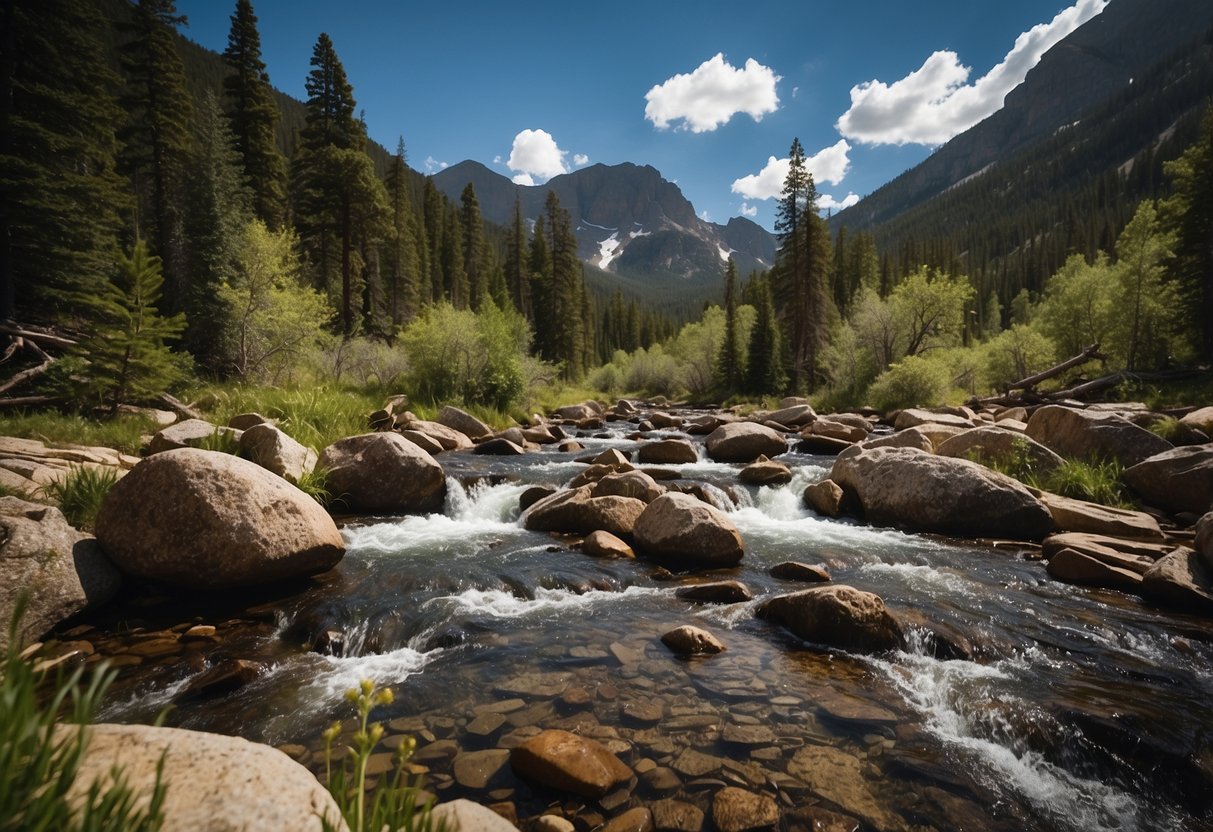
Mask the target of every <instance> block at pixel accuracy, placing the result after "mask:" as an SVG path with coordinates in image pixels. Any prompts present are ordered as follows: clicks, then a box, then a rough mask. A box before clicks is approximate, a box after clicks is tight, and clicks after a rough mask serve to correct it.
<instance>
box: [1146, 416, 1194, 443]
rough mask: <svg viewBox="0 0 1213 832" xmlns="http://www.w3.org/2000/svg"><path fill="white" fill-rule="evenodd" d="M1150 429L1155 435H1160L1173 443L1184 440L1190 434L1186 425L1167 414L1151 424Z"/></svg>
mask: <svg viewBox="0 0 1213 832" xmlns="http://www.w3.org/2000/svg"><path fill="white" fill-rule="evenodd" d="M1149 431H1150V433H1152V434H1154V435H1155V436H1159V437H1161V438H1163V439H1165V440H1167V441H1168V442H1172V443H1175V442H1178V441H1180V440H1182V438H1183V437H1184V436H1186V435H1187V434H1188V431H1187V430H1186V428H1185V426H1184V425H1183V424H1181V423H1180V421H1179V420H1178V419H1176V418H1175V417H1174V416H1166V417H1164V418H1162V419H1159V420H1158V421H1157V422H1155V423H1154V424H1152V425H1150V427H1149Z"/></svg>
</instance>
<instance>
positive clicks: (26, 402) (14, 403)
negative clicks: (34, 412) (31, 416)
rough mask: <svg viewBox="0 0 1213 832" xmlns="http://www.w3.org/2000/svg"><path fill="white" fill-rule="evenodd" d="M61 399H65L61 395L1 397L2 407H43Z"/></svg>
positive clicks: (0, 403)
mask: <svg viewBox="0 0 1213 832" xmlns="http://www.w3.org/2000/svg"><path fill="white" fill-rule="evenodd" d="M60 401H63V399H62V397H61V396H21V397H18V398H13V399H3V398H0V408H4V407H41V406H42V405H45V404H55V403H57V402H60Z"/></svg>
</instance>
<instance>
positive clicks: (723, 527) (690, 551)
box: [634, 425, 745, 568]
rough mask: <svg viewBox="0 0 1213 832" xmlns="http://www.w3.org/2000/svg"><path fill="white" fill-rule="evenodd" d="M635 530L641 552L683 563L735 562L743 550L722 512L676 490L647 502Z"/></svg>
mask: <svg viewBox="0 0 1213 832" xmlns="http://www.w3.org/2000/svg"><path fill="white" fill-rule="evenodd" d="M726 427H727V425H726ZM634 534H635V540H636V545H637V548H639V549H640V550H641V552H642V553H644V554H646V555H648V556H650V557H653V558H656V559H658V560H662V561H667V562H670V563H672V564H675V565H678V566H684V567H691V568H702V567H716V566H734V565H736V564H737V563H738V562H739V561H740V560H741V557H742V555H743V554H744V551H745V549H744V544H743V543H742V540H741V533H740V532H738V531H737V527H736V526H734V525H733V522H732V521H731V520H729V518H728V517H727V516H725V514H724V512H722V511H720V510H718V509H716V508H713V507H712V506H710V505H708V504H707V503H704V502H702V501H701V500H698V499H696V498H695V497H692V496H691V495H689V494H682V493H677V492H672V493H667V494H663V495H662V496H660V497H658V498H657V499H656V500H654V501H653V502H651V503H649V505H648V507H647V508H645V510H644V512H643V513H642V514H641V515H640V517H639V518H638V519H637V520H636V527H635V530H634Z"/></svg>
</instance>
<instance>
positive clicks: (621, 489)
mask: <svg viewBox="0 0 1213 832" xmlns="http://www.w3.org/2000/svg"><path fill="white" fill-rule="evenodd" d="M664 493H665V487H664V486H662V485H658V483H657V481H656V480H655V479H653V478H652V477H651V476H649V475H648V474H646V473H645V472H644V471H623V472H620V473H617V474H607V475H606V476H604V477H603V478H602V479H600V480H598V482H597V483H595V484H594V491H593V496H595V497H610V496H612V495H614V496H616V497H634V498H635V499H637V500H641V501H643V502H644V503H646V504H648V503H651V502H653V501H654V500H656V499H657V498H658V497H660V496H661V495H662V494H664Z"/></svg>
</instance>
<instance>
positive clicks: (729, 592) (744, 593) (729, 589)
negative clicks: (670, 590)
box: [674, 581, 754, 604]
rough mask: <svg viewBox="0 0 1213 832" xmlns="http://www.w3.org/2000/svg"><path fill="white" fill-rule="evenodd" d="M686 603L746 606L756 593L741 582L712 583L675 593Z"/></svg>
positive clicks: (692, 585)
mask: <svg viewBox="0 0 1213 832" xmlns="http://www.w3.org/2000/svg"><path fill="white" fill-rule="evenodd" d="M674 595H675V596H677V597H678V598H681V599H683V600H684V601H700V602H703V603H707V604H744V603H745V602H746V601H752V600H754V593H752V592H750V588H749V587H748V586H746V585H745V584H743V583H742V582H741V581H711V582H710V583H706V584H691V585H690V586H684V587H680V588H679V589H678V591H677V592H675V593H674Z"/></svg>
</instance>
